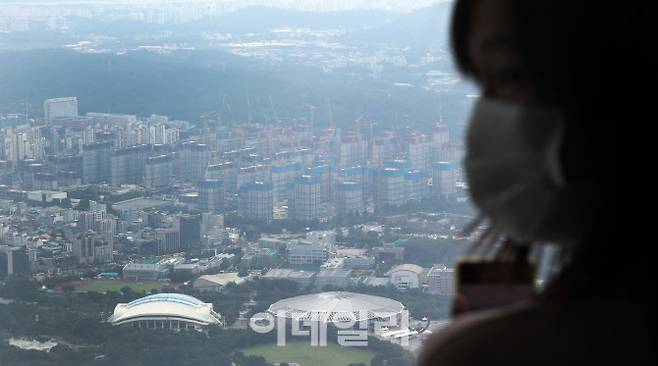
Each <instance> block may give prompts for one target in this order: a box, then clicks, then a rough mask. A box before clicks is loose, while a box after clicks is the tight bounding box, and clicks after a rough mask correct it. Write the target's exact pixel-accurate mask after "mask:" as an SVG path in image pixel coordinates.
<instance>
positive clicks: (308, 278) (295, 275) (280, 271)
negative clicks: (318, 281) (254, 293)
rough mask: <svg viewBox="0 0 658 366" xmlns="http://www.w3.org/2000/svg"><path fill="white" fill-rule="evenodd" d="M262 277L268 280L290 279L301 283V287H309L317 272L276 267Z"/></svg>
mask: <svg viewBox="0 0 658 366" xmlns="http://www.w3.org/2000/svg"><path fill="white" fill-rule="evenodd" d="M262 278H263V279H266V280H290V281H293V282H296V283H297V284H299V286H300V287H307V286H309V285H311V283H312V282H313V279H314V278H315V272H310V271H295V270H292V269H286V268H275V269H271V270H270V271H269V272H267V273H266V274H265V275H264V276H263V277H262Z"/></svg>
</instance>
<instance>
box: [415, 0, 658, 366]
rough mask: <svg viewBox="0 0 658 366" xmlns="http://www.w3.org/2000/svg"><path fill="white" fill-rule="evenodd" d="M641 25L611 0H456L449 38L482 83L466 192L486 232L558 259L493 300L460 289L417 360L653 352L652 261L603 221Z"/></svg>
mask: <svg viewBox="0 0 658 366" xmlns="http://www.w3.org/2000/svg"><path fill="white" fill-rule="evenodd" d="M639 25H640V17H639V13H638V12H636V9H633V8H631V7H628V6H627V5H626V4H624V3H619V2H616V3H614V4H607V3H605V2H601V1H560V0H556V1H550V0H536V1H528V0H457V1H456V3H455V8H454V12H453V18H452V26H451V41H452V48H453V51H454V55H455V58H456V62H457V65H458V67H459V69H460V71H461V72H462V73H463V74H464V75H466V76H468V77H470V78H472V79H473V80H474V81H475V82H476V84H477V85H478V86H479V88H480V90H481V96H480V98H479V100H478V101H477V102H476V104H475V106H474V109H473V111H472V115H471V119H470V123H469V127H468V131H467V135H466V150H467V151H466V156H465V159H464V170H465V172H466V176H467V179H468V183H469V187H470V190H471V197H472V199H473V201H474V203H475V205H476V206H477V207H478V209H479V211H480V213H481V215H482V216H483V217H484V218H486V219H487V220H488V223H489V227H490V234H491V235H493V236H495V237H500V238H502V239H503V240H504V241H505V242H506V243H511V244H510V245H511V246H512V247H515V250H518V251H519V252H521V253H527V252H528V251H529V248H530V247H531V246H535V247H536V246H541V245H543V244H544V243H551V244H553V245H555V246H556V247H558V248H559V251H560V256H559V258H560V260H559V265H560V269H559V274H558V275H557V276H556V278H554V279H553V280H551V282H550V283H549V284H548V285H547V286H546V288H545V289H544V290H543V291H542V292H541V293H538V294H534V295H532V296H530V297H529V298H527V299H524V300H522V301H517V302H513V303H510V304H509V305H506V306H503V307H498V308H495V309H488V310H479V311H473V310H472V309H469V303H468V299H465V298H464V297H463V296H461V295H460V294H457V296H456V301H455V306H454V310H453V311H454V315H455V319H454V320H453V322H452V323H451V324H450V325H449V326H448V327H446V328H445V329H443V330H441V331H440V332H439V333H438V334H436V335H435V336H434V337H433V338H431V339H430V340H428V342H427V343H426V344H425V347H424V350H423V353H422V354H421V356H420V358H419V365H423V366H425V365H427V366H429V365H520V364H523V365H575V364H579V365H580V364H582V365H585V364H587V365H589V364H592V365H601V364H616V365H640V364H654V362H655V361H656V360H655V354H654V352H655V351H654V349H655V347H654V346H655V344H654V342H655V327H654V326H653V322H654V321H655V309H654V308H653V307H654V306H655V299H654V294H655V291H654V287H655V285H653V280H652V276H651V275H650V274H649V269H650V267H651V265H652V263H653V260H652V259H650V256H649V255H647V254H646V253H642V252H640V251H639V250H635V248H634V247H633V246H632V245H633V244H634V243H635V244H640V243H639V242H635V240H636V239H634V238H631V237H630V236H628V237H626V238H624V239H621V238H620V235H619V231H621V230H622V229H626V230H627V231H628V232H629V233H630V232H634V231H639V230H640V229H641V227H639V223H630V225H626V224H627V223H629V222H628V221H629V220H626V221H619V222H614V221H613V218H614V217H618V216H619V215H618V213H620V212H625V211H623V209H621V206H623V205H624V202H623V200H624V199H628V198H626V197H625V196H623V195H622V194H620V189H622V184H621V181H622V180H625V179H627V177H624V176H622V174H623V172H620V171H621V170H622V169H621V166H623V165H620V164H623V160H622V159H624V158H629V156H630V154H628V152H630V151H631V150H624V149H625V147H622V145H620V141H622V140H623V137H622V136H623V135H624V134H623V132H624V131H622V130H623V129H624V128H625V127H626V126H628V125H629V124H635V123H638V122H639V121H640V120H637V119H636V118H637V116H638V115H639V113H638V112H639V107H638V104H639V103H637V102H636V101H634V99H633V97H632V95H633V92H634V91H635V90H637V89H636V88H637V87H638V80H637V79H636V77H637V76H639V75H638V74H636V72H637V70H640V71H639V72H642V71H643V70H645V69H643V68H642V67H641V66H640V65H641V61H639V60H638V59H637V58H635V57H633V55H637V54H642V52H639V51H641V50H642V49H643V48H642V47H646V44H642V43H640V42H639V39H640V37H641V35H640V33H641V30H640V29H639ZM621 72H628V75H627V76H623V75H622V76H620V75H619V74H620V73H621ZM640 123H641V122H640ZM634 158H635V157H633V156H630V159H634ZM644 168H645V169H646V167H644ZM615 172H620V174H619V175H615ZM626 212H627V211H626ZM633 224H636V225H637V226H638V227H637V228H634V227H632V226H631V225H633Z"/></svg>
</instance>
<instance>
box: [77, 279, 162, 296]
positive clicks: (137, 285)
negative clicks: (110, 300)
mask: <svg viewBox="0 0 658 366" xmlns="http://www.w3.org/2000/svg"><path fill="white" fill-rule="evenodd" d="M124 286H128V287H130V288H131V289H132V290H133V291H135V292H138V293H141V292H142V291H146V292H149V291H151V289H154V288H155V289H158V290H159V289H160V288H161V287H162V283H160V282H156V281H144V282H124V281H119V280H93V281H88V282H85V283H83V284H81V285H80V287H77V288H76V291H80V292H87V291H96V292H106V291H117V292H118V291H121V288H122V287H124Z"/></svg>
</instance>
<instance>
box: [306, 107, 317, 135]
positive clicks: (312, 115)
mask: <svg viewBox="0 0 658 366" xmlns="http://www.w3.org/2000/svg"><path fill="white" fill-rule="evenodd" d="M306 107H308V113H309V123H310V125H311V133H313V129H314V128H315V109H316V107H315V106H314V105H313V104H308V103H306Z"/></svg>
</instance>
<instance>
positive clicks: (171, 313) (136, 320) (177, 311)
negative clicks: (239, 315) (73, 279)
mask: <svg viewBox="0 0 658 366" xmlns="http://www.w3.org/2000/svg"><path fill="white" fill-rule="evenodd" d="M108 321H109V322H110V323H112V325H124V324H130V325H132V326H133V327H136V328H151V329H173V330H187V329H190V330H203V329H205V328H206V327H208V326H212V325H222V317H221V316H220V315H219V314H218V313H216V312H215V311H214V310H213V306H212V304H209V303H204V302H201V300H199V299H196V298H194V297H192V296H188V295H184V294H175V293H161V294H155V295H149V296H146V297H142V298H139V299H137V300H133V301H131V302H129V303H127V304H117V306H116V307H115V308H114V313H113V314H112V316H111V317H110V319H109V320H108Z"/></svg>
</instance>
